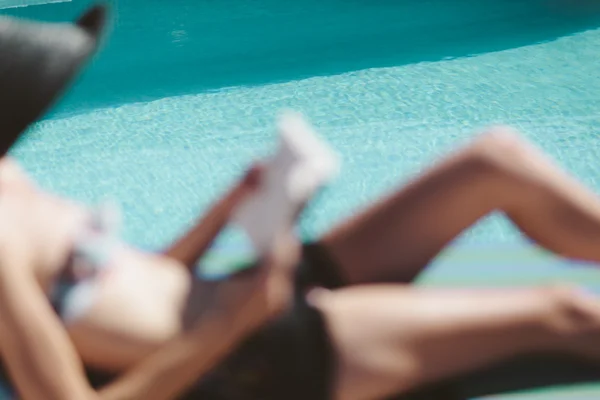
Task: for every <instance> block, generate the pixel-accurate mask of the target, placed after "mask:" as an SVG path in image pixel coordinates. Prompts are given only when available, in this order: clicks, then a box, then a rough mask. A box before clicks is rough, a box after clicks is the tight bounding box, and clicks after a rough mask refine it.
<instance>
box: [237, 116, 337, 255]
mask: <svg viewBox="0 0 600 400" xmlns="http://www.w3.org/2000/svg"><path fill="white" fill-rule="evenodd" d="M277 132H278V136H279V144H278V147H277V150H276V152H275V154H273V155H272V156H271V157H268V158H267V159H266V160H265V161H264V166H265V175H264V176H263V180H262V186H261V188H260V189H259V191H258V192H257V193H255V194H253V195H252V196H251V197H250V198H249V199H248V200H246V202H244V203H243V204H242V205H241V206H240V207H239V208H238V210H237V211H236V212H235V214H234V218H233V222H234V223H235V224H237V225H238V226H240V227H241V228H242V229H243V230H244V231H245V232H246V234H247V235H248V238H249V239H250V241H251V242H252V245H253V246H254V249H255V250H256V251H257V253H259V254H263V253H264V252H266V251H268V250H269V249H270V248H271V246H272V243H273V241H274V240H275V238H276V236H277V234H278V233H280V232H281V230H282V229H285V228H286V227H287V226H286V225H289V224H291V223H293V218H294V217H295V214H296V213H297V212H298V211H299V209H300V208H301V207H302V206H303V204H304V203H306V202H307V201H309V200H310V199H311V197H312V196H313V195H314V193H315V192H316V191H317V190H318V189H319V188H320V187H322V186H323V185H325V184H326V183H328V182H329V181H330V180H331V179H333V178H334V177H335V176H336V175H337V174H338V172H339V168H340V160H339V157H338V155H337V153H335V152H334V151H333V150H332V149H331V148H330V147H329V146H328V144H327V143H326V142H324V141H323V140H322V139H321V138H319V136H318V135H317V133H316V132H315V131H314V129H313V128H312V127H311V126H310V125H309V124H308V123H307V122H306V121H305V120H304V118H303V117H302V116H301V115H300V114H298V113H293V112H285V113H283V114H282V115H281V117H280V119H279V123H278V127H277Z"/></svg>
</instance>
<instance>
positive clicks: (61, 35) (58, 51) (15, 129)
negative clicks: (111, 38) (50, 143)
mask: <svg viewBox="0 0 600 400" xmlns="http://www.w3.org/2000/svg"><path fill="white" fill-rule="evenodd" d="M105 20H106V8H105V7H104V6H101V5H99V6H95V7H92V8H90V9H89V10H88V11H87V12H86V13H85V14H83V15H82V16H81V17H80V18H79V20H78V21H77V22H76V23H75V24H57V23H41V22H33V21H25V20H19V19H15V18H10V17H1V18H0V157H1V156H4V155H5V154H6V152H7V151H8V149H9V148H10V147H11V146H12V145H13V144H14V143H15V141H16V140H17V139H18V138H19V136H20V135H21V134H22V133H23V131H24V130H25V129H26V128H27V127H28V126H29V125H30V124H32V123H33V122H35V121H36V120H37V119H38V118H39V117H41V116H42V115H43V113H44V112H45V111H46V110H47V109H48V108H49V107H50V105H52V103H53V102H54V101H55V100H56V98H57V97H58V96H59V95H60V94H61V93H62V92H63V91H64V90H65V88H66V87H67V85H68V84H69V83H70V81H71V80H72V79H73V78H74V77H75V75H76V74H77V72H78V71H79V69H80V68H81V67H82V66H83V64H85V62H86V61H87V60H88V58H90V56H91V55H93V54H94V52H95V51H96V48H97V46H98V38H99V36H100V34H101V33H102V31H103V28H104V25H105Z"/></svg>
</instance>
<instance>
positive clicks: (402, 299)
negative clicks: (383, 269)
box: [309, 285, 600, 400]
mask: <svg viewBox="0 0 600 400" xmlns="http://www.w3.org/2000/svg"><path fill="white" fill-rule="evenodd" d="M309 300H310V302H311V303H312V304H313V305H314V306H316V307H317V308H318V309H320V310H321V311H322V313H323V315H325V319H326V321H327V326H328V332H329V333H330V335H331V338H332V342H333V346H334V349H335V351H336V362H337V365H336V367H337V369H336V372H337V375H336V379H335V385H334V389H335V399H336V400H373V399H379V398H387V396H390V395H392V394H399V393H409V392H411V391H412V390H413V389H415V388H418V387H420V386H422V385H427V384H430V383H434V382H439V381H443V380H445V379H449V378H455V377H458V376H461V375H464V374H468V373H470V372H473V371H476V370H478V369H480V368H484V367H487V366H491V365H494V364H496V363H499V362H501V361H504V360H507V359H510V358H511V357H516V356H520V355H526V354H529V353H535V352H547V351H556V352H564V353H565V354H570V355H573V356H582V355H584V356H585V357H586V358H589V359H592V360H596V361H598V362H599V366H600V303H599V302H598V301H597V300H596V299H592V298H591V297H587V295H584V294H581V293H578V292H576V291H574V290H572V289H562V288H533V289H514V290H510V289H509V290H492V291H490V290H487V291H485V290H464V291H460V290H433V289H416V288H411V287H410V286H408V287H403V286H398V285H373V286H355V287H351V288H346V289H341V290H335V291H331V292H328V291H324V290H322V291H316V292H313V293H312V294H311V295H310V296H309ZM582 357H583V356H582ZM599 378H600V376H599ZM440 400H441V399H440Z"/></svg>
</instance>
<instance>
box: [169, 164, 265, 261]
mask: <svg viewBox="0 0 600 400" xmlns="http://www.w3.org/2000/svg"><path fill="white" fill-rule="evenodd" d="M261 172H262V171H261V168H260V166H254V167H252V168H251V169H250V170H249V171H248V172H247V173H246V175H245V176H244V177H243V178H242V180H241V181H239V182H238V183H237V184H236V185H235V186H234V187H233V188H232V189H230V190H229V192H227V193H226V194H225V196H224V197H222V198H221V199H220V200H219V201H217V202H216V203H215V204H214V205H213V206H212V207H211V208H210V209H209V210H208V212H207V213H206V214H205V215H204V216H203V217H202V218H201V219H200V220H198V222H196V224H195V225H194V226H193V227H192V228H191V229H190V230H188V231H187V232H186V233H185V234H184V235H183V236H182V237H181V238H179V239H178V240H177V241H176V242H175V243H174V244H173V245H172V246H171V247H170V248H169V249H167V250H166V251H165V252H164V254H165V255H167V256H169V257H171V258H174V259H176V260H178V261H179V262H181V263H182V264H184V265H186V266H187V267H188V268H189V269H193V268H194V266H195V265H196V263H197V262H198V260H199V259H200V258H201V257H202V255H204V253H205V252H206V251H207V250H208V248H209V247H210V245H211V244H212V242H213V240H214V239H215V238H216V236H217V235H218V234H219V232H220V231H221V229H223V227H224V226H225V224H226V223H227V221H228V220H229V217H230V216H231V213H232V212H233V210H234V209H235V208H236V207H237V206H238V205H239V204H240V203H241V202H242V201H243V200H244V199H245V198H246V197H247V196H248V195H249V194H250V193H252V192H253V191H254V190H255V189H256V188H258V186H259V184H260V175H261Z"/></svg>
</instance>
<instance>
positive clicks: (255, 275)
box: [199, 230, 300, 335]
mask: <svg viewBox="0 0 600 400" xmlns="http://www.w3.org/2000/svg"><path fill="white" fill-rule="evenodd" d="M299 261H300V243H299V241H298V239H297V238H296V237H295V235H294V234H293V233H292V231H291V230H289V231H286V232H284V233H282V234H280V235H278V236H277V240H276V241H275V243H274V244H273V247H272V248H271V249H270V250H269V252H268V253H266V254H265V255H264V256H263V257H262V259H260V260H259V261H258V262H257V263H256V265H254V266H253V267H250V268H248V269H246V270H243V271H241V272H238V273H236V274H234V275H231V276H229V277H228V278H226V279H223V280H219V281H205V282H204V287H203V288H202V290H203V291H204V296H205V297H204V302H205V304H206V307H207V309H206V310H205V313H204V317H202V318H201V319H200V321H199V324H202V323H203V321H205V320H207V319H208V320H211V319H213V318H216V319H219V320H225V321H226V323H225V325H227V326H228V327H230V329H233V331H232V332H236V334H237V333H239V334H241V335H244V334H247V333H248V332H249V331H252V330H254V329H256V328H258V327H259V326H260V325H262V324H264V323H266V322H267V321H268V320H270V319H271V318H273V317H275V316H277V315H278V314H279V312H280V311H282V310H283V309H284V308H285V307H286V306H287V304H288V303H289V302H290V300H291V297H292V294H293V278H294V271H295V267H296V266H297V264H298V263H299ZM205 318H206V319H205Z"/></svg>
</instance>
